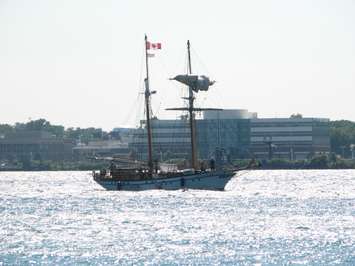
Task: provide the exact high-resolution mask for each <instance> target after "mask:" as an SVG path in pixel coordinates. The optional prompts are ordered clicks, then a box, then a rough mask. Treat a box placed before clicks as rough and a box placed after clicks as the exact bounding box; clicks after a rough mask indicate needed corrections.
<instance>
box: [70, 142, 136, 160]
mask: <svg viewBox="0 0 355 266" xmlns="http://www.w3.org/2000/svg"><path fill="white" fill-rule="evenodd" d="M73 154H74V157H75V158H76V159H86V158H88V157H91V156H123V157H127V156H128V155H129V154H130V150H129V149H128V143H127V142H126V143H125V142H122V141H121V140H96V141H89V143H88V144H83V143H79V144H78V145H76V146H75V147H74V148H73Z"/></svg>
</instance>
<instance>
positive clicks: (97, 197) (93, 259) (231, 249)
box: [0, 170, 355, 265]
mask: <svg viewBox="0 0 355 266" xmlns="http://www.w3.org/2000/svg"><path fill="white" fill-rule="evenodd" d="M35 264H49V265H73V264H80V265H86V264H90V265H113V264H117V265H132V264H134V265H187V264H188V265H211V264H212V265H276V264H277V265H279V264H282V265H285V264H290V265H304V264H307V265H309V264H312V265H325V264H326V265H329V264H330V265H332V264H334V265H335V264H341V265H355V171H354V170H319V171H318V170H305V171H303V170H302V171H301V170H299V171H288V170H285V171H249V172H240V173H238V174H237V175H236V176H235V177H234V178H233V179H232V180H231V181H230V182H229V183H228V185H227V187H226V191H224V192H212V191H193V190H188V191H182V190H179V191H159V190H154V191H144V192H121V191H120V192H109V191H105V190H103V189H102V188H101V187H100V186H99V185H97V184H96V183H94V182H93V181H92V178H91V176H90V173H88V172H27V173H23V172H12V173H7V172H2V173H0V265H35Z"/></svg>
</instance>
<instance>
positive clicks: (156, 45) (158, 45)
mask: <svg viewBox="0 0 355 266" xmlns="http://www.w3.org/2000/svg"><path fill="white" fill-rule="evenodd" d="M150 49H153V50H157V49H161V43H160V42H157V43H151V42H147V50H150Z"/></svg>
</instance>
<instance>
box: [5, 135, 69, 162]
mask: <svg viewBox="0 0 355 266" xmlns="http://www.w3.org/2000/svg"><path fill="white" fill-rule="evenodd" d="M73 146H74V145H73V142H72V140H68V139H63V138H57V137H55V136H53V135H52V134H51V133H49V132H46V131H22V132H16V133H13V134H9V135H6V136H2V137H1V138H0V159H1V160H10V161H11V160H22V159H23V158H27V159H32V160H53V161H61V160H70V159H72V148H73Z"/></svg>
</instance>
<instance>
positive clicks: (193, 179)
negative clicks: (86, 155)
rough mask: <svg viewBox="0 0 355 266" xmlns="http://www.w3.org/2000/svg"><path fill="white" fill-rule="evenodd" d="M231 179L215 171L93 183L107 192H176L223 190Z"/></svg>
mask: <svg viewBox="0 0 355 266" xmlns="http://www.w3.org/2000/svg"><path fill="white" fill-rule="evenodd" d="M232 177H233V173H230V172H223V171H216V172H209V173H201V174H196V175H185V176H176V177H169V178H159V179H149V180H137V181H133V180H132V181H117V180H109V179H96V180H95V181H96V182H97V183H98V184H100V185H101V186H102V187H104V188H105V189H107V190H126V191H141V190H150V189H165V190H177V189H181V188H187V189H205V190H224V187H225V186H226V184H227V183H228V181H229V180H230V179H231V178H232Z"/></svg>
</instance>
